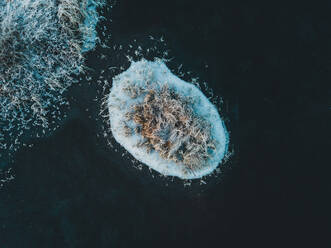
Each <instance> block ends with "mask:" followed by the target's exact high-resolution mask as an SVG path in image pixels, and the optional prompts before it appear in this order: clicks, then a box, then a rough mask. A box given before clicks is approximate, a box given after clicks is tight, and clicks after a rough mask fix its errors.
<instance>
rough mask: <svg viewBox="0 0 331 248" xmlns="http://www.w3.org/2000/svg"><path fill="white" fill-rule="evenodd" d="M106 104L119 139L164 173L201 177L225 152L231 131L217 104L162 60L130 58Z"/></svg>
mask: <svg viewBox="0 0 331 248" xmlns="http://www.w3.org/2000/svg"><path fill="white" fill-rule="evenodd" d="M107 107H108V109H109V121H110V127H111V131H112V134H113V136H114V138H115V140H116V141H117V142H118V143H119V144H121V145H122V146H123V147H124V148H125V149H126V150H127V151H128V152H129V153H131V154H132V155H133V156H134V157H135V158H136V159H137V160H139V161H140V162H142V163H144V164H146V165H147V166H149V167H150V168H152V169H154V170H156V171H158V172H159V173H161V174H163V175H166V176H176V177H179V178H182V179H195V178H201V177H203V176H205V175H208V174H210V173H211V172H212V171H213V170H214V169H216V168H217V166H218V165H220V164H221V162H222V159H223V158H224V156H225V154H226V152H227V149H228V143H229V135H228V132H227V130H226V127H225V125H224V122H223V121H222V119H221V117H220V115H219V113H218V111H217V108H216V107H215V106H214V105H213V104H212V103H211V102H210V101H209V100H208V99H207V97H206V96H205V95H204V94H203V93H202V92H201V91H200V90H199V89H198V88H197V87H196V86H195V85H193V84H191V83H187V82H185V81H183V80H181V79H180V78H178V77H177V76H175V75H174V74H173V73H172V72H171V71H170V70H169V69H168V68H167V66H166V65H165V64H164V63H163V62H162V61H161V60H156V61H154V62H151V61H146V60H141V61H138V62H132V64H131V66H130V67H129V69H128V70H126V71H124V72H123V73H121V74H119V75H117V76H116V77H115V78H114V79H113V85H112V88H111V92H110V94H109V96H108V98H107Z"/></svg>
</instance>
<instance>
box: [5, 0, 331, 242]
mask: <svg viewBox="0 0 331 248" xmlns="http://www.w3.org/2000/svg"><path fill="white" fill-rule="evenodd" d="M330 12H331V4H330V3H327V2H326V1H325V2H323V1H320V2H319V3H318V4H317V3H314V4H312V3H310V4H308V3H307V4H305V3H303V2H300V3H298V4H294V3H293V4H290V3H287V4H285V5H282V4H280V3H279V2H278V1H273V3H271V2H268V3H263V4H261V3H259V4H258V3H255V1H253V2H246V1H215V0H214V1H212V0H205V1H189V0H177V1H175V0H170V1H155V0H154V1H151V0H140V1H133V0H131V1H129V0H119V1H117V3H116V4H115V5H114V7H113V9H112V11H110V12H108V11H106V13H105V15H106V21H104V22H103V23H102V25H106V26H107V30H106V31H105V32H106V35H108V34H111V37H110V39H109V40H108V41H107V42H106V44H107V45H109V46H110V47H111V49H107V48H101V47H98V48H97V50H96V51H95V52H92V53H90V54H88V56H87V59H88V61H87V63H88V66H89V67H91V68H92V70H91V72H89V75H90V76H91V77H92V81H90V82H87V81H86V80H85V79H84V77H82V80H81V83H80V84H79V85H76V86H73V87H72V88H71V89H70V90H69V91H68V92H67V95H68V98H69V100H70V102H71V107H70V109H69V110H68V111H67V118H65V119H64V121H63V123H62V126H61V127H60V128H59V129H58V130H56V131H55V132H54V133H53V134H52V135H50V136H49V137H47V138H43V139H35V140H33V141H31V142H32V143H33V144H34V146H33V147H32V148H22V149H21V150H20V151H19V152H18V153H17V154H16V155H15V157H14V159H15V162H14V164H12V165H11V167H12V170H13V174H14V175H15V180H13V181H12V182H10V183H9V184H7V185H6V186H4V187H3V188H2V189H1V190H0V247H1V248H23V247H28V248H30V247H31V248H35V247H47V248H48V247H61V248H62V247H89V248H90V247H115V248H117V247H144V248H145V247H228V246H230V245H233V246H238V247H246V246H247V247H251V246H252V244H260V245H263V246H264V247H272V246H280V245H281V247H287V246H289V245H292V246H296V245H299V244H301V243H306V244H307V243H308V244H309V242H313V243H314V244H315V246H316V243H320V242H321V243H322V242H324V241H325V240H326V239H323V238H326V237H327V236H326V235H327V234H330V221H331V219H330V214H329V213H328V210H329V209H330V207H331V206H330V201H329V198H330V193H331V187H330V183H329V179H328V178H329V172H330V169H328V168H327V166H328V165H330V162H329V161H330V160H329V159H326V157H327V156H326V155H327V154H328V153H327V152H328V150H329V148H330V145H331V144H330V140H331V139H330V138H331V137H330V132H329V127H330V111H331V102H330V99H331V90H330V86H329V85H330V82H331V28H330V25H331V16H330ZM109 19H112V22H110V21H109ZM102 25H101V26H102ZM102 31H103V30H101V29H100V30H99V32H100V33H101V32H102ZM150 35H151V36H153V37H159V38H160V37H161V36H163V37H164V39H165V43H166V44H163V43H160V42H156V41H153V40H151V39H150V38H149V36H150ZM134 40H136V41H134ZM129 44H133V46H134V47H137V46H142V47H143V48H144V49H147V48H148V47H153V46H155V49H154V51H153V52H150V53H147V52H146V51H145V52H144V57H147V58H150V59H151V58H153V57H154V56H157V55H159V54H164V51H166V50H169V58H173V60H172V61H171V62H169V63H167V64H168V66H169V67H170V68H171V69H173V70H174V71H175V70H176V68H177V67H178V66H179V65H180V64H183V71H192V74H193V76H199V78H200V79H201V81H206V82H207V83H208V86H209V87H210V88H211V89H212V90H213V92H214V94H215V95H219V96H221V97H222V98H223V104H221V105H220V107H221V109H222V110H221V112H222V115H223V117H224V118H225V119H226V125H227V127H228V129H229V131H231V134H230V138H231V146H230V148H231V149H234V152H235V153H234V155H233V156H232V157H231V159H230V161H229V162H228V163H227V164H226V165H225V166H226V169H224V172H223V174H222V175H221V176H219V177H211V178H208V179H207V180H206V181H207V184H206V185H200V183H199V182H198V181H194V182H193V183H192V186H191V187H184V186H183V183H182V182H181V181H180V180H177V179H174V180H170V179H165V178H162V177H160V176H158V175H157V173H155V172H152V173H150V172H149V171H148V169H146V168H145V167H144V168H143V170H141V171H140V170H137V169H135V168H133V166H132V162H131V159H132V157H130V156H128V155H125V156H122V153H123V151H124V150H123V149H122V148H120V147H118V145H116V144H115V143H114V142H113V141H112V142H113V143H114V148H111V147H109V146H108V145H107V141H108V140H109V139H110V138H104V137H103V133H104V131H103V129H104V128H105V123H104V120H103V119H102V118H101V117H100V116H99V111H100V104H101V97H103V96H104V95H105V93H108V90H109V87H110V86H109V85H106V86H105V87H104V88H105V90H106V92H103V83H102V81H103V80H104V79H107V80H109V79H110V78H111V77H112V76H114V75H116V73H118V72H119V71H120V70H119V69H115V70H110V71H109V70H107V68H108V67H120V66H123V69H125V68H127V67H128V65H129V63H128V61H127V59H126V58H125V55H128V54H129V55H130V56H134V51H133V50H134V49H132V51H128V50H127V49H128V47H129ZM120 45H122V46H123V47H125V49H124V48H123V50H120V49H119V48H118V47H119V46H120ZM114 46H116V48H114ZM102 54H104V55H106V58H104V59H103V58H102V56H101V55H102ZM138 57H139V56H138ZM138 57H137V58H138ZM102 70H106V72H105V73H104V74H103V75H104V78H101V79H100V75H101V73H102ZM187 77H188V78H189V76H187ZM98 79H99V80H101V82H99V83H97V82H96V81H97V80H98ZM115 149H117V150H118V152H116V151H115ZM324 244H325V243H324ZM317 246H318V247H319V245H317Z"/></svg>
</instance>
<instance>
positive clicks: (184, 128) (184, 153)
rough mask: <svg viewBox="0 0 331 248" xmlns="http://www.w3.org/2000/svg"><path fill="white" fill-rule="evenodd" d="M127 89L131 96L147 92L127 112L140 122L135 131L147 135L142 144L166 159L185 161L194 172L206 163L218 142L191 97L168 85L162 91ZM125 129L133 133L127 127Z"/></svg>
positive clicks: (129, 118) (177, 161)
mask: <svg viewBox="0 0 331 248" xmlns="http://www.w3.org/2000/svg"><path fill="white" fill-rule="evenodd" d="M125 90H126V92H127V94H128V95H130V96H131V97H132V98H136V97H137V96H138V95H140V94H144V95H145V96H144V101H143V102H142V103H141V104H137V105H134V106H133V107H132V111H131V112H128V113H126V117H127V119H128V120H133V121H134V122H135V123H136V124H138V126H137V128H136V129H135V130H134V132H136V133H138V134H140V135H141V136H143V137H144V142H142V143H141V144H139V145H140V146H144V147H146V148H147V150H148V151H151V150H155V151H157V152H158V153H159V154H160V156H161V157H162V158H164V159H168V160H173V161H175V162H176V163H181V164H184V165H185V167H186V169H187V171H193V172H194V170H196V169H199V168H201V167H203V166H204V165H205V164H206V161H207V159H208V158H209V157H210V154H211V153H212V151H213V150H214V149H215V145H214V141H213V139H212V137H211V133H210V124H209V123H208V122H206V121H205V120H204V119H202V118H201V117H199V116H197V115H196V114H195V113H194V111H193V109H192V107H191V106H192V101H193V100H192V99H191V98H189V97H185V96H181V95H179V94H177V93H175V91H174V90H171V89H169V88H168V87H167V86H163V87H162V88H161V89H160V90H156V89H152V90H149V91H146V90H142V89H141V88H136V87H128V88H126V89H125ZM125 130H126V134H127V135H128V134H130V130H129V129H128V127H126V128H125ZM132 132H133V131H132Z"/></svg>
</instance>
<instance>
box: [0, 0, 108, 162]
mask: <svg viewBox="0 0 331 248" xmlns="http://www.w3.org/2000/svg"><path fill="white" fill-rule="evenodd" d="M102 4H103V0H95V1H94V0H0V126H1V132H0V149H8V148H12V147H14V144H13V143H18V141H17V137H18V136H20V135H22V133H23V132H24V130H27V129H31V128H32V127H33V126H41V127H43V128H47V127H48V126H49V119H53V120H54V118H56V117H55V116H58V115H59V114H58V112H59V106H60V105H63V104H66V103H67V102H66V100H65V99H64V98H63V97H62V94H63V92H64V91H65V90H66V89H67V88H68V87H69V86H70V85H71V84H72V83H73V82H76V79H75V78H74V75H78V74H79V73H80V72H82V71H83V70H84V56H83V55H84V53H85V52H87V51H89V50H91V49H93V48H94V46H95V44H96V42H97V39H98V38H97V34H96V25H97V22H98V19H99V16H98V13H97V8H98V7H99V6H101V5H102ZM0 156H1V153H0Z"/></svg>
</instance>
